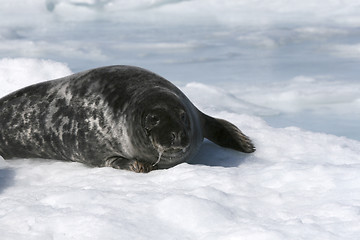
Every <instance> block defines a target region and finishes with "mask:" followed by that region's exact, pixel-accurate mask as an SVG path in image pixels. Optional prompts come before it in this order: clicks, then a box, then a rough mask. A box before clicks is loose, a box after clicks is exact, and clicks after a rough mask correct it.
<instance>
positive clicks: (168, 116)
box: [143, 106, 190, 153]
mask: <svg viewBox="0 0 360 240" xmlns="http://www.w3.org/2000/svg"><path fill="white" fill-rule="evenodd" d="M143 130H144V132H145V134H146V136H147V137H148V138H149V139H150V141H151V143H152V145H153V147H154V148H155V149H156V150H157V151H158V152H159V153H160V152H165V153H175V152H178V151H185V150H186V148H187V147H188V146H189V144H190V136H189V130H190V123H189V120H188V117H187V114H186V112H185V110H184V109H181V108H174V109H171V110H170V109H167V108H163V107H161V106H159V107H155V108H152V109H150V110H148V111H147V112H146V113H145V114H144V117H143Z"/></svg>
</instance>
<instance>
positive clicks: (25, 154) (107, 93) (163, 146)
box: [0, 65, 255, 172]
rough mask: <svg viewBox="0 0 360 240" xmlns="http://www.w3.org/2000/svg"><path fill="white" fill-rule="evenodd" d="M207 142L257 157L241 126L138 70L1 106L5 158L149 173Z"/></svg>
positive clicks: (94, 76) (83, 75)
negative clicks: (206, 111) (210, 113)
mask: <svg viewBox="0 0 360 240" xmlns="http://www.w3.org/2000/svg"><path fill="white" fill-rule="evenodd" d="M204 138H207V139H209V140H210V141H212V142H214V143H216V144H218V145H220V146H222V147H226V148H231V149H235V150H238V151H241V152H245V153H251V152H254V151H255V147H254V145H253V144H252V142H251V140H250V139H249V138H248V137H247V136H246V135H244V134H243V133H242V132H241V131H240V130H239V129H238V128H237V127H236V126H235V125H233V124H231V123H230V122H228V121H225V120H222V119H216V118H213V117H210V116H208V115H206V114H204V113H202V112H201V111H199V110H198V109H197V108H196V107H195V106H194V105H193V104H192V103H191V102H190V100H189V99H188V98H187V97H186V96H185V95H184V94H183V93H182V92H181V91H180V90H179V89H178V88H177V87H176V86H175V85H173V84H172V83H171V82H169V81H168V80H166V79H164V78H162V77H160V76H158V75H157V74H155V73H152V72H150V71H148V70H145V69H142V68H139V67H134V66H124V65H118V66H108V67H101V68H96V69H92V70H88V71H84V72H80V73H77V74H73V75H70V76H67V77H64V78H60V79H55V80H50V81H46V82H42V83H38V84H35V85H31V86H28V87H25V88H23V89H20V90H18V91H16V92H13V93H11V94H9V95H7V96H5V97H3V98H1V99H0V155H1V156H3V158H4V159H13V158H43V159H57V160H65V161H75V162H81V163H85V164H88V165H91V166H98V167H106V166H109V167H114V168H118V169H126V170H131V171H134V172H149V171H151V170H154V169H166V168H170V167H173V166H175V165H177V164H179V163H183V162H187V161H189V160H191V159H192V158H193V157H194V156H195V155H196V153H197V152H198V150H199V147H200V145H201V143H202V141H203V139H204Z"/></svg>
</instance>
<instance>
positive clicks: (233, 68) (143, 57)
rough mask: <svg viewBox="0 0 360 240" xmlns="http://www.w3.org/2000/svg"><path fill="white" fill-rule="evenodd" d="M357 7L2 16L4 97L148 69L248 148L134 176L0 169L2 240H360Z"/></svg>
mask: <svg viewBox="0 0 360 240" xmlns="http://www.w3.org/2000/svg"><path fill="white" fill-rule="evenodd" d="M359 9H360V4H359V3H358V1H354V0H343V1H337V0H327V1H310V0H304V1H300V2H299V1H284V0H276V1H265V0H260V1H259V0H256V1H255V0H249V1H235V0H229V1H217V0H211V1H202V0H190V1H189V0H188V1H181V0H180V1H172V0H165V1H164V0H151V1H150V0H136V1H122V0H38V1H26V0H13V1H4V2H2V3H0V19H1V20H2V21H0V84H1V88H0V97H2V96H5V95H6V94H8V93H10V92H12V91H14V90H16V89H19V88H21V87H24V86H27V85H30V84H33V83H37V82H41V81H45V80H49V79H54V78H59V77H62V76H66V75H68V74H70V73H72V72H77V71H80V70H85V69H89V68H92V67H98V66H103V65H111V64H131V65H138V66H141V67H144V68H148V69H150V70H152V71H154V72H156V73H159V74H160V75H162V76H164V77H165V78H167V79H169V80H171V81H172V82H174V83H175V84H176V85H177V86H179V87H180V88H181V89H182V90H183V91H184V93H185V94H186V95H187V96H188V97H189V98H190V99H191V101H192V102H193V103H194V104H195V105H196V106H197V107H199V108H200V109H201V110H202V111H204V112H206V113H207V114H209V115H212V116H215V117H221V118H224V119H227V120H229V121H230V122H232V123H234V124H235V125H236V126H238V127H239V128H240V129H241V130H242V131H243V132H244V133H245V134H247V135H248V136H249V137H250V138H251V139H253V141H254V144H255V145H256V148H257V151H256V152H255V153H253V154H243V153H239V152H236V151H232V150H228V149H224V148H221V147H218V146H216V145H215V144H213V143H211V142H209V141H207V140H206V141H204V143H203V145H202V147H201V149H200V152H199V153H198V155H197V157H196V158H195V159H194V160H193V162H191V163H183V164H180V165H178V166H176V167H174V168H171V169H167V170H160V171H153V172H150V173H148V174H136V173H132V172H128V171H121V170H116V169H112V168H108V167H105V168H90V167H87V166H85V165H83V164H80V163H71V162H60V161H56V160H40V159H18V160H3V159H2V158H1V157H0V232H1V239H4V240H13V239H16V240H22V239H24V240H25V239H26V240H29V239H30V240H31V239H36V240H45V239H55V240H59V239H77V240H80V239H226V240H228V239H234V240H235V239H236V240H237V239H245V240H246V239H249V240H263V239H264V240H265V239H266V240H267V239H269V240H270V239H271V240H278V239H279V240H280V239H281V240H283V239H284V240H285V239H286V240H288V239H303V240H308V239H321V240H322V239H330V240H335V239H336V240H337V239H342V240H343V239H345V240H355V239H359V236H360V224H359V223H360V187H359V185H360V137H359V136H360V128H359V126H358V122H359V120H360V97H359V96H360V84H359V81H358V80H359V79H358V78H359V67H358V66H359V64H360V57H359V56H360V55H359V43H360V32H359V29H360V28H359V27H360V17H359V14H358V12H359Z"/></svg>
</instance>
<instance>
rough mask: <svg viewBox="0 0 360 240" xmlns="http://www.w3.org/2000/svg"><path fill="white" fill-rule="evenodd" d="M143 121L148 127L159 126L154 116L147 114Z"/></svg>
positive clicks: (157, 119)
mask: <svg viewBox="0 0 360 240" xmlns="http://www.w3.org/2000/svg"><path fill="white" fill-rule="evenodd" d="M145 121H146V125H147V126H148V127H155V126H156V125H158V124H159V122H160V118H159V116H157V115H156V114H149V115H147V116H146V120H145Z"/></svg>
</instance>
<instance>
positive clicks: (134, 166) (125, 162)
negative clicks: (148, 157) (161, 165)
mask: <svg viewBox="0 0 360 240" xmlns="http://www.w3.org/2000/svg"><path fill="white" fill-rule="evenodd" d="M104 166H105V167H113V168H116V169H124V170H128V171H133V172H137V173H148V172H150V171H151V170H155V169H157V167H156V166H153V165H152V164H150V163H144V162H139V161H137V160H133V159H127V158H124V157H121V156H114V157H110V158H108V159H106V161H105V165H104Z"/></svg>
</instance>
